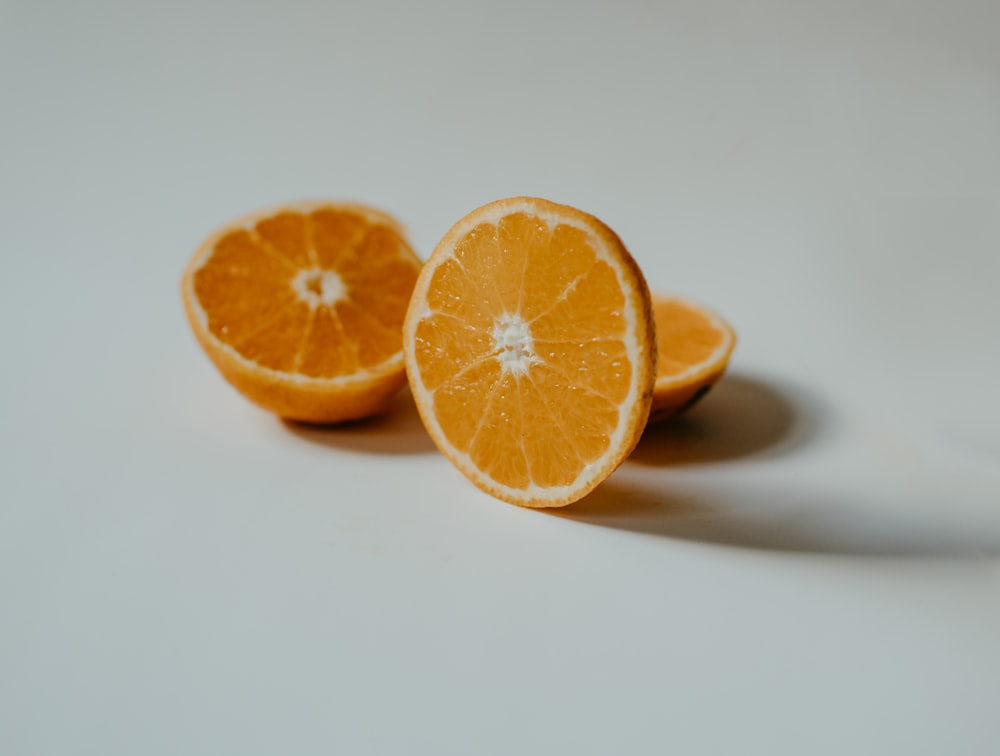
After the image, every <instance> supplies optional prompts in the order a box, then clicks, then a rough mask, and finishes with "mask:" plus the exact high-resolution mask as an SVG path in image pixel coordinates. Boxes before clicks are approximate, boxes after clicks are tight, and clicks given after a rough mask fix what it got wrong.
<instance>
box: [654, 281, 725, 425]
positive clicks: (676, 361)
mask: <svg viewBox="0 0 1000 756" xmlns="http://www.w3.org/2000/svg"><path fill="white" fill-rule="evenodd" d="M653 313H654V316H655V318H656V341H657V352H658V358H657V364H656V386H655V388H654V389H653V406H652V409H651V411H650V416H649V422H651V423H656V422H660V421H661V420H666V419H668V418H671V417H674V416H676V415H678V414H680V413H681V412H683V411H684V410H686V409H688V408H689V407H691V406H692V405H694V404H695V403H696V402H698V400H700V399H701V398H702V397H703V396H704V395H705V394H707V393H708V391H709V389H711V388H712V386H714V385H715V382H716V381H718V380H719V378H721V377H722V374H723V372H725V370H726V365H727V364H728V363H729V355H730V354H732V351H733V347H735V346H736V334H735V333H734V332H733V329H732V328H730V327H729V325H728V324H727V323H726V321H724V320H723V319H722V318H721V317H719V316H718V315H716V314H715V313H714V312H712V311H711V310H709V309H708V308H706V307H702V306H701V305H697V304H694V303H692V302H688V301H685V300H683V299H678V298H676V297H665V296H660V295H654V296H653Z"/></svg>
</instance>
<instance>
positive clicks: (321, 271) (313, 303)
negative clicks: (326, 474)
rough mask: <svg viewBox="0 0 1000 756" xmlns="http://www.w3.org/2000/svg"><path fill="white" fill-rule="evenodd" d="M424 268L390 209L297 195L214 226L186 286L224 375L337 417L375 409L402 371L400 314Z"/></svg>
mask: <svg viewBox="0 0 1000 756" xmlns="http://www.w3.org/2000/svg"><path fill="white" fill-rule="evenodd" d="M419 271H420V260H419V259H418V258H417V256H416V255H415V254H414V253H413V250H412V249H410V247H409V245H408V244H407V243H406V241H405V240H404V238H403V234H402V231H401V228H400V226H399V224H398V223H396V221H394V220H393V219H392V218H390V217H389V216H387V215H385V214H384V213H381V212H378V211H376V210H372V209H371V208H367V207H363V206H361V205H349V204H333V203H300V204H295V205H288V206H285V207H281V208H278V209H275V210H271V211H267V212H261V213H257V214H254V215H250V216H247V217H245V218H242V219H240V220H237V221H235V222H233V223H230V224H228V225H227V226H225V227H224V228H222V229H220V230H219V231H217V232H216V233H214V234H212V236H210V237H209V238H208V240H207V241H206V242H205V243H204V244H202V246H201V247H200V248H199V249H198V251H197V253H195V256H194V258H193V259H192V260H191V262H190V263H189V264H188V267H187V269H186V270H185V271H184V276H183V279H182V284H181V288H182V292H183V297H184V306H185V309H186V310H187V315H188V319H189V321H190V322H191V327H192V328H193V329H194V333H195V336H196V337H197V338H198V341H199V342H200V343H201V345H202V347H204V349H205V351H206V352H207V353H208V356H209V357H210V358H211V359H212V361H213V362H214V363H215V365H216V367H218V369H219V370H220V371H221V372H222V375H223V376H224V377H225V378H226V380H228V381H229V382H230V383H231V384H232V385H233V386H235V387H236V388H237V389H238V390H239V391H240V392H241V393H243V395H244V396H246V397H247V398H248V399H250V400H251V401H253V402H255V403H256V404H258V405H260V406H261V407H263V408H264V409H267V410H270V411H271V412H275V413H277V414H278V415H281V416H282V417H285V418H289V419H294V420H303V421H307V422H316V423H330V422H337V421H341V420H350V419H356V418H360V417H365V416H367V415H370V414H373V413H375V412H377V411H379V410H380V409H381V408H382V406H383V404H384V403H385V401H386V400H387V399H388V398H389V397H390V396H392V395H393V394H394V393H396V391H398V390H399V389H400V388H401V387H402V386H403V384H404V383H405V382H406V378H405V368H404V364H403V353H402V325H403V316H404V315H405V313H406V305H407V303H408V301H409V297H410V292H411V291H412V290H413V284H414V282H415V281H416V279H417V274H418V272H419Z"/></svg>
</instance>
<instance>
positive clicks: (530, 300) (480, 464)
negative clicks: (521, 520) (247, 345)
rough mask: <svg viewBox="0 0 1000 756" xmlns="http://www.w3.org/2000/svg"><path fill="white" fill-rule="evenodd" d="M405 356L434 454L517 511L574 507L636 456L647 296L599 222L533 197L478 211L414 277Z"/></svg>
mask: <svg viewBox="0 0 1000 756" xmlns="http://www.w3.org/2000/svg"><path fill="white" fill-rule="evenodd" d="M403 347H404V350H405V352H406V368H407V374H408V376H409V380H410V389H411V391H412V393H413V396H414V399H415V400H416V403H417V407H418V408H419V410H420V415H421V417H422V418H423V420H424V424H425V425H426V426H427V430H428V432H429V433H430V434H431V437H432V438H433V439H434V441H435V443H436V444H437V446H438V448H439V449H440V450H441V451H442V452H443V453H444V455H445V456H447V457H448V459H450V460H451V461H452V462H453V463H454V464H455V466H456V467H458V469H459V470H461V471H462V473H464V474H465V475H466V476H467V477H468V478H469V479H470V480H471V481H472V482H473V483H475V484H476V485H477V486H479V487H480V488H481V489H483V490H484V491H487V492H488V493H491V494H493V495H494V496H496V497H498V498H500V499H503V500H504V501H508V502H511V503H514V504H519V505H522V506H529V507H551V506H563V505H565V504H569V503H571V502H573V501H575V500H577V499H579V498H580V497H582V496H584V495H585V494H586V493H588V492H589V491H591V490H592V489H593V488H595V487H596V486H597V485H598V484H599V483H600V482H601V481H603V480H604V479H605V478H606V477H607V476H608V475H610V474H611V472H613V471H614V469H615V468H616V467H618V465H619V464H621V462H622V461H623V460H624V459H625V458H626V457H627V456H628V454H629V453H630V452H631V450H632V449H633V447H634V446H635V444H636V442H637V441H638V439H639V437H640V435H641V433H642V429H643V427H644V426H645V423H646V418H647V416H648V413H649V405H650V399H651V395H652V390H653V381H654V378H655V367H656V364H655V354H656V341H655V335H654V330H653V314H652V309H651V302H650V296H649V290H648V288H647V286H646V282H645V280H644V279H643V277H642V273H641V272H640V271H639V268H638V266H637V265H636V264H635V261H634V260H633V259H632V257H631V256H630V255H629V253H628V251H627V250H626V249H625V247H624V246H623V245H622V243H621V241H620V240H619V239H618V237H617V236H616V235H615V234H614V232H612V231H611V230H610V229H609V228H608V227H607V226H605V225H604V224H603V223H601V222H600V221H599V220H597V219H596V218H594V217H592V216H590V215H587V214H586V213H583V212H580V211H579V210H575V209H573V208H571V207H566V206H563V205H557V204H555V203H553V202H549V201H547V200H542V199H532V198H525V197H519V198H512V199H506V200H498V201H496V202H493V203H490V204H488V205H486V206H484V207H481V208H479V209H478V210H474V211H473V212H472V213H470V214H469V215H467V216H466V217H465V218H463V219H462V220H460V221H459V222H458V223H457V224H456V225H455V226H454V227H453V228H452V229H451V230H450V231H448V233H447V234H446V235H445V237H444V238H443V239H442V240H441V241H440V243H439V244H438V245H437V248H436V249H435V250H434V252H433V254H432V255H431V257H430V259H429V260H428V262H427V264H426V265H425V266H424V269H423V271H422V272H421V274H420V277H419V279H418V280H417V285H416V287H415V289H414V292H413V298H412V300H411V302H410V307H409V310H408V311H407V315H406V322H405V324H404V327H403Z"/></svg>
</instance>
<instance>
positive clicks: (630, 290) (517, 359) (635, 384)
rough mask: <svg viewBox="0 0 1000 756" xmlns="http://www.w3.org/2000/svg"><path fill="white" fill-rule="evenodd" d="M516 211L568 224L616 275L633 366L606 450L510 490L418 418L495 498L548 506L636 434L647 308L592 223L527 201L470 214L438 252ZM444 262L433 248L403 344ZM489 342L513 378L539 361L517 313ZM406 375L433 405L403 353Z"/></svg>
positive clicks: (583, 487) (589, 480) (434, 424)
mask: <svg viewBox="0 0 1000 756" xmlns="http://www.w3.org/2000/svg"><path fill="white" fill-rule="evenodd" d="M518 212H524V213H527V214H529V215H531V216H532V217H534V218H538V219H540V220H542V221H543V222H545V223H546V225H547V226H548V228H549V230H550V231H553V230H554V229H555V227H556V226H557V225H565V226H570V227H572V228H576V229H578V230H580V231H583V232H584V233H585V234H586V236H587V238H588V240H589V242H590V244H591V247H592V249H593V250H594V252H595V254H596V256H597V259H598V260H600V261H602V262H605V263H607V264H608V265H609V266H610V267H611V269H612V270H613V271H614V272H615V276H616V277H617V279H618V283H619V287H620V288H621V291H622V292H623V294H624V296H625V307H624V308H623V315H624V319H625V329H624V334H623V336H622V340H623V343H624V345H625V350H626V354H627V355H628V359H629V361H630V362H631V364H632V367H633V369H632V380H631V383H630V386H629V391H628V394H627V396H626V397H625V399H624V400H623V401H622V402H621V404H620V405H619V408H618V411H619V418H618V422H617V424H616V426H615V429H614V431H613V432H612V434H611V437H610V439H609V443H608V446H607V449H606V450H605V452H604V454H603V455H601V456H600V457H598V458H597V459H595V460H593V461H592V462H590V463H588V464H587V465H585V466H584V468H583V469H582V470H581V471H580V473H579V475H578V476H577V478H576V480H575V481H574V482H573V483H571V484H569V485H563V486H539V485H537V484H536V483H534V482H533V481H532V482H530V483H529V484H528V486H527V487H525V488H513V487H511V486H507V485H504V484H503V483H500V482H498V481H496V480H494V479H493V478H491V477H490V476H489V475H487V474H486V473H484V472H483V471H482V470H480V468H479V467H478V466H477V465H476V464H475V463H474V462H473V461H472V459H471V457H470V456H469V455H468V454H466V453H465V452H462V451H460V450H458V449H456V448H455V447H454V446H453V445H452V444H451V443H450V442H449V441H448V438H447V436H445V434H444V431H443V430H442V428H441V426H440V424H439V423H438V421H437V418H436V417H435V416H434V415H433V412H430V411H428V412H423V411H422V412H421V416H422V418H423V420H424V422H425V424H426V425H427V428H428V431H429V432H430V433H431V435H432V436H433V437H434V439H435V441H436V442H437V443H438V445H439V446H440V447H442V448H443V449H445V450H446V453H447V455H448V456H449V457H450V458H451V459H452V460H453V461H454V462H455V464H456V465H457V466H458V467H459V468H460V469H461V470H462V471H463V472H464V473H465V474H466V475H467V476H468V477H470V478H473V479H474V480H477V481H479V482H480V483H481V484H482V487H483V488H484V489H486V490H488V491H490V492H491V493H493V494H494V495H497V496H499V497H500V498H505V499H507V500H509V501H514V502H519V503H528V502H532V501H537V502H547V503H549V504H555V503H560V502H562V503H568V502H570V501H574V500H576V499H577V498H579V496H580V495H581V494H580V492H581V491H582V492H586V491H589V490H591V489H592V488H593V487H594V486H595V485H597V483H598V482H599V481H600V480H601V479H603V477H604V476H606V475H607V473H608V472H609V470H608V467H609V465H610V464H612V463H613V462H616V461H620V459H619V458H620V457H621V456H623V454H622V447H623V445H624V444H625V443H626V442H627V440H631V438H629V439H626V432H630V433H631V432H634V430H635V429H634V428H633V427H632V426H631V424H630V423H628V422H626V419H627V417H628V416H629V415H630V414H632V413H633V412H634V411H635V408H636V405H637V404H638V403H639V402H640V401H641V400H642V396H641V391H642V390H643V388H644V386H646V387H648V384H647V383H646V382H647V381H648V377H647V375H646V374H644V372H643V370H642V369H641V367H640V366H641V365H642V362H641V357H642V355H643V353H646V355H647V359H650V357H649V356H648V355H649V350H648V347H647V346H646V345H645V344H642V343H640V342H639V340H638V337H637V334H639V333H640V332H643V331H644V329H640V328H639V327H638V326H639V318H640V317H643V316H642V315H641V313H642V312H643V309H644V307H645V306H646V304H645V303H644V301H643V300H642V298H641V297H640V295H639V293H638V292H637V291H636V286H637V281H636V277H635V274H634V273H633V271H631V270H629V269H628V267H627V265H626V263H625V261H624V260H622V259H620V258H619V257H618V255H617V254H614V253H613V252H612V251H611V249H610V246H609V244H608V243H607V242H606V240H605V239H604V238H603V237H602V236H601V235H600V234H598V233H596V232H595V230H594V228H593V227H592V226H591V225H589V224H587V223H585V222H583V221H581V220H577V219H576V218H575V217H567V216H563V215H560V214H553V213H549V212H545V211H540V210H539V209H538V207H537V206H536V205H535V204H534V203H533V202H532V201H531V200H530V199H526V200H520V201H515V202H510V201H503V202H498V203H496V204H495V205H494V206H493V207H492V208H490V207H487V208H481V210H480V211H477V212H476V213H473V214H472V216H471V217H469V216H467V217H466V218H465V219H463V220H462V221H460V222H459V223H458V224H456V226H455V227H453V228H452V229H451V230H450V231H449V232H448V234H447V235H446V236H445V238H444V239H443V240H442V241H441V243H440V244H439V246H438V249H445V250H449V249H452V248H453V247H454V243H455V242H456V241H457V240H458V239H461V238H462V237H464V236H465V235H467V234H468V233H469V232H470V231H471V230H472V229H473V228H475V227H476V226H478V225H481V224H484V223H485V224H492V225H496V224H497V223H498V222H499V221H500V220H501V218H503V217H505V216H508V215H512V214H515V213H518ZM449 259H452V257H451V255H450V254H440V255H439V254H437V250H435V253H434V254H432V255H431V259H430V260H429V261H428V262H427V263H426V264H425V265H424V270H423V271H422V272H421V275H420V278H419V279H418V281H417V286H416V289H415V290H414V293H413V300H412V301H413V305H412V307H413V311H412V313H411V314H410V316H408V317H407V320H406V322H405V325H404V328H405V329H406V332H405V333H404V343H413V340H414V338H415V333H416V328H417V325H418V323H419V322H420V321H421V320H423V319H424V318H426V317H429V316H432V315H434V314H435V313H434V311H433V310H431V309H430V308H429V307H428V306H427V304H426V297H427V290H428V287H429V284H430V281H431V280H432V278H433V275H434V272H435V270H436V269H437V268H438V267H439V266H440V265H441V264H442V263H444V262H445V261H446V260H449ZM493 338H494V340H495V341H496V343H497V345H498V346H500V347H501V348H505V347H506V348H505V349H504V351H509V352H510V353H511V354H510V356H508V357H504V356H503V352H501V353H500V354H499V355H498V359H500V362H501V365H502V366H503V367H504V368H505V369H506V370H509V371H510V372H512V373H514V374H515V376H516V377H518V379H520V377H521V376H523V375H525V374H526V373H528V372H529V370H530V365H531V364H532V363H533V362H535V361H541V360H540V358H539V357H537V355H535V354H534V352H533V350H532V347H533V343H532V342H531V340H530V339H531V333H530V324H529V323H527V322H525V321H524V320H523V319H522V318H521V317H520V316H519V315H518V314H516V313H515V314H507V315H504V316H502V317H501V318H499V319H498V320H497V323H495V324H494V329H493ZM505 362H506V363H507V364H505ZM407 371H408V375H409V377H410V386H411V390H412V391H413V393H414V395H415V396H416V397H417V398H418V406H422V407H428V408H430V407H432V406H433V394H432V393H431V392H430V391H428V390H427V388H426V386H425V385H424V383H423V380H422V377H421V375H420V371H419V368H418V366H417V365H416V361H415V359H411V356H410V355H408V362H407ZM612 469H613V468H612ZM598 476H600V478H598Z"/></svg>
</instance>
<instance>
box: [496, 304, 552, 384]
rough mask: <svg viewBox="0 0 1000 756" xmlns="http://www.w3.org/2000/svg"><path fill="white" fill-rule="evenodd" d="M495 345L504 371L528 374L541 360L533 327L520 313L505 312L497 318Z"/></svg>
mask: <svg viewBox="0 0 1000 756" xmlns="http://www.w3.org/2000/svg"><path fill="white" fill-rule="evenodd" d="M493 346H494V349H496V350H497V351H498V354H497V360H499V362H500V368H501V370H502V371H503V372H504V373H513V374H515V375H526V374H527V372H528V368H529V367H530V366H531V364H532V363H534V362H540V360H539V359H538V357H537V356H536V355H535V351H534V348H535V341H534V339H532V338H531V328H530V327H529V325H528V323H527V322H525V320H524V319H523V318H522V317H521V316H520V315H517V314H514V315H511V314H508V313H504V314H503V315H501V316H500V317H499V318H497V319H496V322H495V323H494V324H493Z"/></svg>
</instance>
